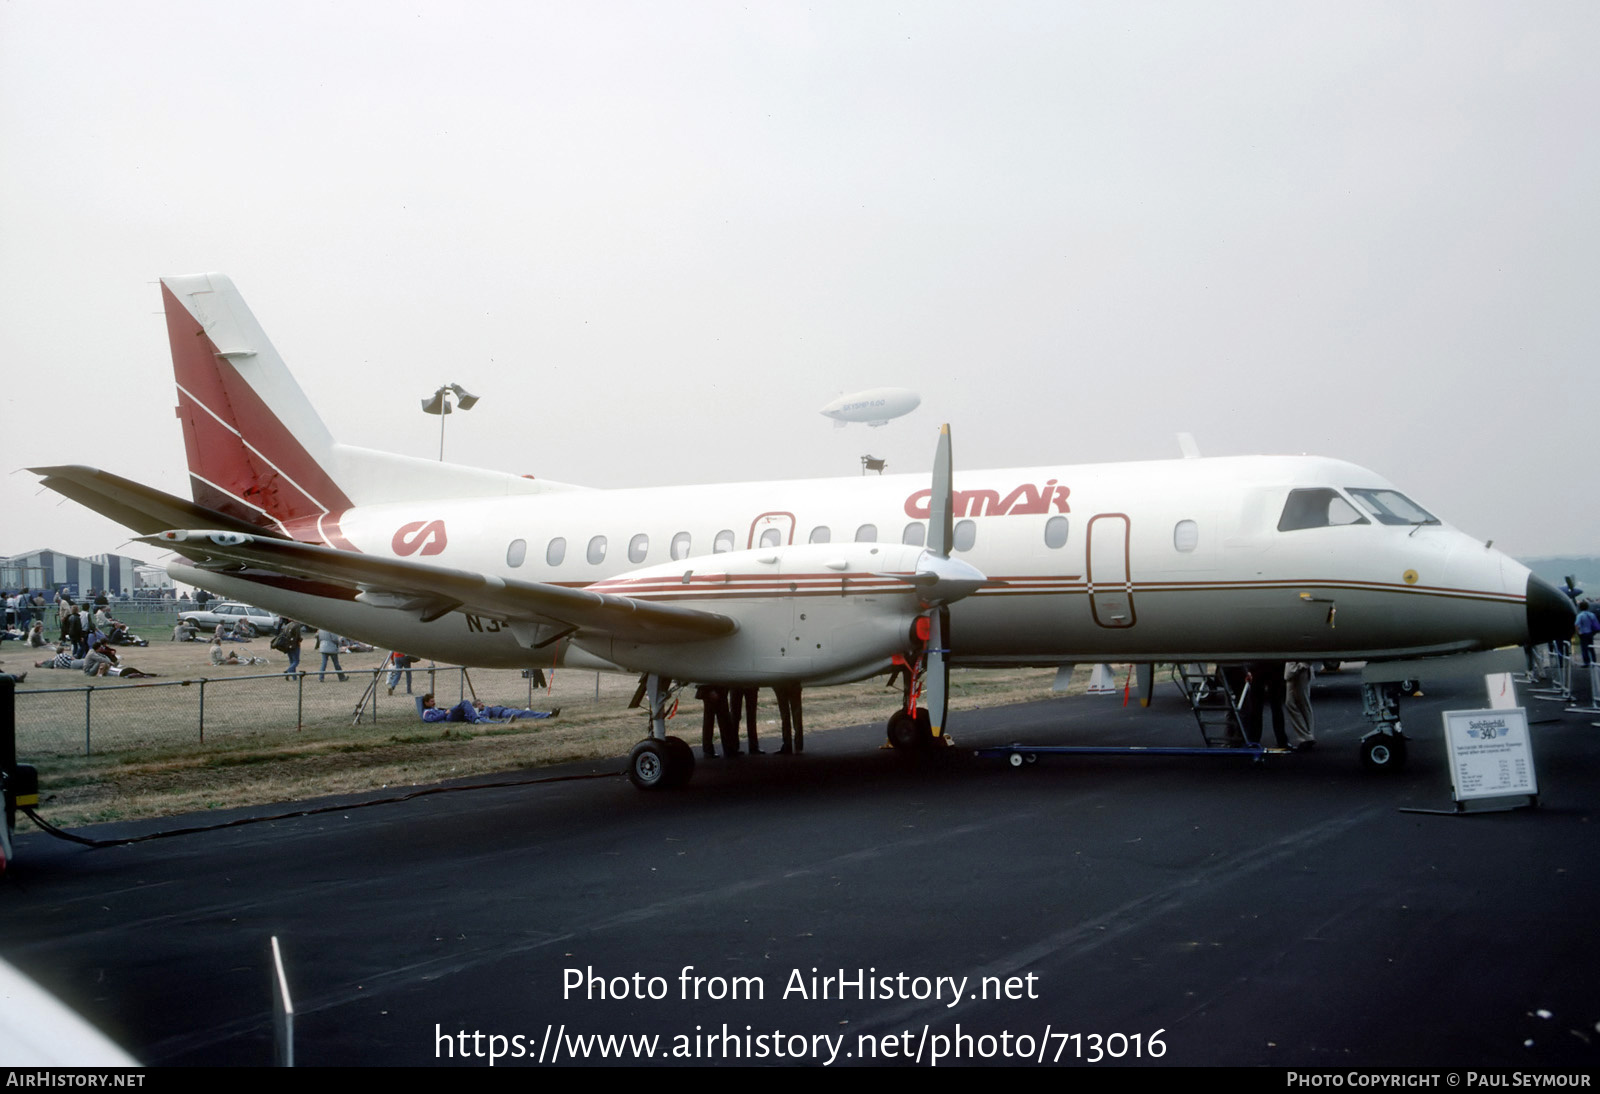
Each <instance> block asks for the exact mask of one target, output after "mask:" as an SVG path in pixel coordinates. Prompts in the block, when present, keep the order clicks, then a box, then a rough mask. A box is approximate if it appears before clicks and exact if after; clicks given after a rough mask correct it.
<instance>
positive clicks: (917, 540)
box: [900, 520, 928, 547]
mask: <svg viewBox="0 0 1600 1094" xmlns="http://www.w3.org/2000/svg"><path fill="white" fill-rule="evenodd" d="M900 542H901V543H904V544H905V545H906V546H908V547H922V546H924V545H925V544H926V543H927V542H928V526H927V525H926V524H923V523H922V522H921V521H920V520H914V521H912V522H911V523H910V524H908V525H906V530H905V531H904V532H901V533H900Z"/></svg>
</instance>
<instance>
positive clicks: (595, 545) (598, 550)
mask: <svg viewBox="0 0 1600 1094" xmlns="http://www.w3.org/2000/svg"><path fill="white" fill-rule="evenodd" d="M586 557H587V558H588V559H589V565H591V566H598V565H600V564H601V563H602V562H604V561H605V560H606V537H605V536H595V537H594V538H593V539H591V540H590V541H589V550H588V552H587V555H586Z"/></svg>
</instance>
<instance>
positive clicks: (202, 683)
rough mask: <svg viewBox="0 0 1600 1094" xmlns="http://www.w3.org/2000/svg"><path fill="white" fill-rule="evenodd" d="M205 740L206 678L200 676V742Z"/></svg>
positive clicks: (202, 742)
mask: <svg viewBox="0 0 1600 1094" xmlns="http://www.w3.org/2000/svg"><path fill="white" fill-rule="evenodd" d="M205 740H206V678H205V677H204V676H202V677H200V743H201V744H205Z"/></svg>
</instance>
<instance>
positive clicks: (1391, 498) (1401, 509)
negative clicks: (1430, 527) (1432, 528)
mask: <svg viewBox="0 0 1600 1094" xmlns="http://www.w3.org/2000/svg"><path fill="white" fill-rule="evenodd" d="M1350 494H1351V496H1352V497H1354V498H1355V499H1356V501H1357V502H1359V503H1360V504H1361V507H1362V508H1363V509H1365V510H1366V511H1367V512H1369V513H1371V514H1372V516H1373V519H1375V520H1376V521H1377V522H1378V523H1379V524H1438V523H1439V518H1438V517H1436V516H1434V515H1433V514H1432V513H1430V512H1428V511H1427V510H1426V509H1424V508H1423V507H1422V506H1420V505H1418V504H1417V503H1416V502H1414V501H1412V500H1411V499H1410V498H1408V497H1406V496H1405V495H1404V494H1402V493H1400V491H1398V490H1357V489H1355V488H1354V487H1351V489H1350Z"/></svg>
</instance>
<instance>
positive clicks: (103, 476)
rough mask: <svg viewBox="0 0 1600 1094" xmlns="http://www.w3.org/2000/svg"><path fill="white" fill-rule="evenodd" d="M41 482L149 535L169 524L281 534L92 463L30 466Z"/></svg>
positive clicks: (271, 534) (261, 533) (128, 526)
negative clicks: (104, 469)
mask: <svg viewBox="0 0 1600 1094" xmlns="http://www.w3.org/2000/svg"><path fill="white" fill-rule="evenodd" d="M28 470H30V471H32V472H33V473H34V474H35V475H43V476H44V481H43V483H42V485H44V486H48V487H49V488H50V489H52V490H54V491H55V492H56V493H58V494H62V495H64V496H66V497H69V498H71V499H72V500H73V501H75V502H77V503H78V504H79V505H82V506H84V507H85V508H88V509H92V510H94V511H95V512H96V513H99V514H100V515H101V516H103V517H110V518H111V519H112V520H114V521H116V522H117V523H118V524H120V525H122V526H123V527H125V528H131V529H133V530H134V531H135V532H139V533H141V534H144V535H150V534H151V533H154V532H159V531H161V530H162V529H165V528H219V529H223V530H226V531H229V532H249V533H252V534H254V535H263V536H276V535H277V534H278V533H276V532H274V531H271V530H269V529H265V528H262V527H261V526H260V525H258V524H251V523H250V522H248V521H245V520H240V519H239V518H238V517H233V516H229V515H228V514H226V513H219V512H218V511H217V510H215V509H208V508H207V507H205V506H204V505H199V504H197V503H195V502H192V501H188V500H186V499H184V498H180V497H177V496H175V495H173V494H166V493H163V492H162V491H160V490H156V489H154V488H153V487H149V486H144V485H142V484H141V483H137V482H134V481H133V480H132V479H125V478H123V477H122V476H120V475H113V474H111V472H109V471H101V470H99V469H98V468H94V467H79V466H66V467H30V468H28Z"/></svg>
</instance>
